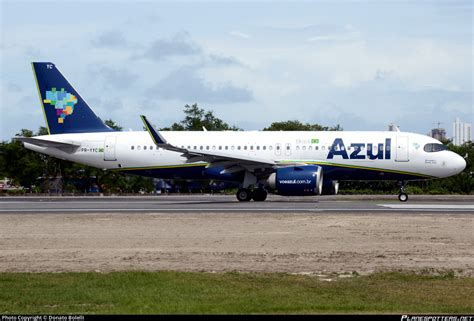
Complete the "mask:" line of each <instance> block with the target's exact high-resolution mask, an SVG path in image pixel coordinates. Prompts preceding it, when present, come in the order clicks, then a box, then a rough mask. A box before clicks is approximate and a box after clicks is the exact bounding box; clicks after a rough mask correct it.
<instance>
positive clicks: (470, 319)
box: [401, 315, 474, 321]
mask: <svg viewBox="0 0 474 321" xmlns="http://www.w3.org/2000/svg"><path fill="white" fill-rule="evenodd" d="M401 321H474V316H472V315H466V316H463V315H402V318H401Z"/></svg>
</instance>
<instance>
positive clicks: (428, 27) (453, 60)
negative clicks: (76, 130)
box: [0, 1, 474, 140]
mask: <svg viewBox="0 0 474 321" xmlns="http://www.w3.org/2000/svg"><path fill="white" fill-rule="evenodd" d="M0 10H1V43H0V57H1V66H0V68H1V83H0V95H1V101H0V104H1V105H0V113H1V114H0V117H1V123H0V125H1V136H0V139H1V140H7V139H9V138H10V137H12V136H13V135H14V134H15V133H17V132H19V131H20V129H21V128H29V129H34V130H36V129H37V128H38V127H39V126H44V118H43V115H42V111H41V107H40V106H41V105H40V101H39V98H38V97H37V89H36V85H35V82H34V78H33V75H32V71H31V65H30V62H32V61H50V62H53V63H55V64H56V66H57V67H58V68H59V69H60V70H61V71H62V73H63V74H64V75H65V76H66V77H67V78H68V79H69V81H70V82H71V83H72V84H73V85H74V87H75V88H76V90H78V92H79V93H80V94H81V96H82V97H83V98H84V99H85V100H87V102H88V103H89V105H91V107H92V108H93V109H94V110H95V112H96V113H97V115H98V116H99V117H101V118H102V119H109V118H112V119H113V120H115V121H116V122H117V123H119V124H120V125H121V126H123V127H124V129H125V130H128V129H129V128H131V129H133V130H141V129H142V124H141V120H140V118H139V115H140V114H144V115H146V116H147V117H148V118H149V119H150V120H151V121H152V122H153V123H154V124H155V125H156V126H158V127H165V126H169V125H170V124H171V123H172V122H175V121H180V120H181V119H183V113H182V110H183V106H184V105H185V104H193V103H198V105H199V106H200V107H202V108H205V109H211V110H213V111H214V113H215V114H216V116H218V117H220V118H222V119H223V120H225V121H226V122H228V123H231V124H234V125H237V126H239V127H241V128H243V129H246V130H256V129H262V128H263V127H265V126H268V125H269V124H270V123H272V122H274V121H284V120H290V119H291V120H293V119H297V120H300V121H303V122H310V123H319V124H322V125H326V126H332V125H336V124H340V125H342V126H343V128H344V129H345V130H385V129H386V128H387V125H388V124H389V123H391V122H394V123H396V124H398V125H399V126H400V127H401V129H402V130H404V131H411V132H418V133H422V134H426V133H427V132H428V131H429V130H430V129H431V128H434V127H437V124H436V123H438V122H441V127H444V128H446V129H447V132H448V136H451V135H452V122H453V121H454V119H455V118H456V117H460V118H461V120H464V121H465V122H471V123H474V119H473V117H474V116H473V115H474V110H473V108H474V107H473V106H474V105H473V5H472V2H470V1H466V2H456V1H430V2H428V1H414V2H413V3H410V2H405V1H403V2H401V1H398V2H397V1H390V2H383V1H377V2H365V1H364V2H361V1H358V2H351V1H345V2H337V1H330V2H317V1H314V2H311V3H310V2H295V1H291V2H290V1H288V2H271V1H265V2H257V3H255V2H252V3H249V2H231V3H227V2H225V3H222V1H221V2H219V3H217V2H192V3H187V2H174V3H168V2H138V3H135V2H132V1H130V2H129V3H127V2H111V1H106V2H95V1H94V2H85V1H82V2H81V1H76V2H72V1H70V2H66V1H60V2H40V1H34V2H30V3H28V2H21V1H2V2H1V6H0Z"/></svg>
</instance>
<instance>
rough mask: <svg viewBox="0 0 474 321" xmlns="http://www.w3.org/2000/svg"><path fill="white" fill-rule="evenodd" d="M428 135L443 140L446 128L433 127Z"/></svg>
mask: <svg viewBox="0 0 474 321" xmlns="http://www.w3.org/2000/svg"><path fill="white" fill-rule="evenodd" d="M428 136H431V137H433V138H435V139H437V140H440V141H443V140H445V139H446V130H445V129H444V128H439V127H438V128H433V129H432V130H431V131H430V133H429V134H428Z"/></svg>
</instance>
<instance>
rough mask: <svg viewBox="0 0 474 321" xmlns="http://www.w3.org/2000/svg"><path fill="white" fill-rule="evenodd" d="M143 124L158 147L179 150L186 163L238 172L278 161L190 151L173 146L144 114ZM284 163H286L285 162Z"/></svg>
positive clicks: (264, 167) (265, 167) (260, 167)
mask: <svg viewBox="0 0 474 321" xmlns="http://www.w3.org/2000/svg"><path fill="white" fill-rule="evenodd" d="M140 117H141V119H142V121H143V124H144V125H145V128H146V129H147V131H148V133H149V134H150V136H151V138H152V140H153V142H154V143H155V144H156V145H157V146H158V147H160V148H163V149H166V150H171V151H175V152H181V153H183V155H182V156H184V157H186V158H187V159H188V161H187V162H188V163H194V162H199V161H202V162H207V163H209V165H208V166H207V167H208V168H209V167H217V166H221V167H224V170H223V171H222V173H234V172H239V171H242V170H244V169H245V170H248V171H250V172H254V171H255V170H257V169H259V170H260V171H262V170H263V171H265V170H268V169H273V168H276V167H278V163H277V162H275V161H274V160H269V159H263V158H257V157H248V156H242V157H239V156H236V155H232V154H227V153H225V152H224V153H223V152H220V151H203V150H199V151H194V150H193V151H190V150H188V149H186V148H180V147H177V146H174V145H172V144H170V143H168V141H167V140H166V139H165V138H164V137H163V136H162V135H161V134H160V133H159V132H158V131H156V130H155V129H154V128H153V127H152V125H151V124H150V122H149V121H148V120H147V119H146V117H145V116H143V115H141V116H140ZM285 165H288V163H286V164H285Z"/></svg>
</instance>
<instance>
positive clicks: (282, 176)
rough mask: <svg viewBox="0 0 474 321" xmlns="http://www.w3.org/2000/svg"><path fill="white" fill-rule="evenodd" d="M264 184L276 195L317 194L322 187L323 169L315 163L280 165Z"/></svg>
mask: <svg viewBox="0 0 474 321" xmlns="http://www.w3.org/2000/svg"><path fill="white" fill-rule="evenodd" d="M266 185H267V187H268V188H270V189H272V190H274V192H275V193H276V194H278V195H284V196H307V195H319V194H321V192H322V188H323V171H322V168H321V167H320V166H316V165H302V166H288V167H282V168H278V169H277V170H276V171H275V173H272V174H271V175H270V176H269V177H268V179H267V181H266Z"/></svg>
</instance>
